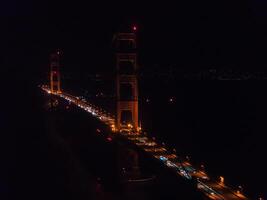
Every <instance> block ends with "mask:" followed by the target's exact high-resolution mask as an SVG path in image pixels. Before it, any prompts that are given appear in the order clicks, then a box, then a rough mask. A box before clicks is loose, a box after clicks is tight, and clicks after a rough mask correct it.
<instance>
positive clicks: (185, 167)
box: [41, 86, 248, 200]
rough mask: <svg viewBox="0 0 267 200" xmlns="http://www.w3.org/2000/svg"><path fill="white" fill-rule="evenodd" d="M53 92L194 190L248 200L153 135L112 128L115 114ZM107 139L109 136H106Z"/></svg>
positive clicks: (221, 197) (217, 197)
mask: <svg viewBox="0 0 267 200" xmlns="http://www.w3.org/2000/svg"><path fill="white" fill-rule="evenodd" d="M41 88H42V89H43V90H44V91H46V92H47V93H48V94H51V91H50V89H49V88H48V87H47V86H42V87H41ZM53 95H56V96H59V97H61V98H63V99H65V100H67V101H68V102H70V103H73V104H75V105H76V106H78V107H80V108H81V109H83V110H85V111H86V112H89V113H90V114H91V115H93V116H95V117H96V118H98V119H99V120H100V121H102V122H104V123H105V124H106V125H108V126H109V127H110V129H111V130H112V132H113V133H114V134H120V135H122V136H124V137H125V138H127V139H128V140H129V141H131V142H132V143H133V144H135V145H136V146H138V147H139V148H140V149H142V150H144V151H145V152H146V153H147V154H149V155H150V156H152V157H154V158H155V159H157V160H158V161H159V162H161V163H162V164H163V165H165V166H166V167H168V168H170V169H171V170H173V171H174V172H175V173H176V174H177V176H181V177H183V178H184V179H186V180H188V181H194V180H195V181H196V188H197V190H199V191H201V192H203V193H204V194H205V195H206V196H207V197H209V198H210V199H214V200H224V199H225V200H238V199H242V200H248V198H247V197H245V196H244V195H243V194H241V193H240V192H239V191H235V190H233V189H232V188H230V187H228V186H226V185H225V184H224V183H223V182H222V183H219V182H217V181H215V180H213V179H212V178H211V177H209V176H208V175H207V173H206V172H205V171H204V170H201V169H197V168H196V167H194V166H193V165H192V164H191V163H190V162H189V161H188V159H185V158H182V157H180V156H179V157H178V156H177V155H176V153H173V151H172V152H171V151H170V150H168V148H167V147H166V146H165V145H164V144H163V143H160V142H158V141H156V139H155V138H154V137H149V136H147V134H145V133H143V132H139V133H134V132H132V131H131V129H130V128H128V129H127V128H126V129H125V130H124V131H121V132H117V131H116V130H115V118H114V116H112V115H111V114H109V113H107V112H105V111H104V110H102V109H101V108H99V107H96V106H94V105H92V104H90V103H88V102H86V101H85V100H83V99H80V98H79V97H75V96H73V95H70V94H68V93H66V92H60V93H53ZM108 139H110V138H108Z"/></svg>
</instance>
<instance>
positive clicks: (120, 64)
mask: <svg viewBox="0 0 267 200" xmlns="http://www.w3.org/2000/svg"><path fill="white" fill-rule="evenodd" d="M135 30H136V27H134V28H133V32H127V33H121V32H120V33H117V34H116V37H115V45H116V47H115V48H116V73H117V78H116V88H117V116H116V128H117V130H118V131H121V130H123V129H128V130H129V129H131V130H133V131H138V130H139V127H138V80H137V53H136V34H135V32H134V31H135Z"/></svg>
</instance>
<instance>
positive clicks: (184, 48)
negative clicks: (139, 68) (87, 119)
mask: <svg viewBox="0 0 267 200" xmlns="http://www.w3.org/2000/svg"><path fill="white" fill-rule="evenodd" d="M95 2H97V3H95ZM95 2H93V1H86V2H79V1H71V2H67V1H65V2H63V1H61V2H59V1H29V0H28V1H19V0H13V1H2V2H1V4H2V5H1V6H0V11H1V12H0V13H1V14H0V16H1V19H2V25H3V26H2V28H3V29H2V33H1V34H2V35H3V36H2V39H3V42H4V44H5V45H4V47H5V48H3V53H2V55H4V59H3V60H2V62H4V65H6V66H7V65H11V66H13V68H12V69H14V68H16V69H14V70H18V69H17V68H19V72H22V73H25V72H27V73H28V70H30V71H32V70H33V71H34V72H36V73H37V72H38V73H43V70H44V69H45V65H46V64H47V57H48V54H49V52H51V51H52V50H53V49H55V48H61V49H62V50H63V51H64V55H65V56H64V62H65V64H66V67H65V68H66V69H69V71H72V70H73V69H74V67H75V68H76V69H75V70H76V71H83V70H85V71H91V70H93V71H94V70H95V69H100V68H103V69H104V70H105V69H106V68H109V67H110V66H108V65H110V56H112V51H111V49H110V47H111V39H112V34H113V33H114V32H116V31H118V30H121V29H122V28H123V27H124V28H125V27H127V26H130V25H131V24H133V23H135V24H137V25H138V27H139V31H138V34H139V47H140V62H141V64H142V65H145V66H152V65H153V64H159V65H161V66H162V67H165V66H167V65H170V64H173V65H176V66H177V67H184V68H189V69H190V68H192V69H195V68H197V69H198V68H209V67H227V66H231V67H236V68H245V69H247V68H249V69H258V68H260V69H262V68H264V67H265V66H266V61H265V55H266V53H267V52H266V50H265V49H266V48H265V47H266V28H265V27H266V19H267V14H266V9H267V3H266V2H265V1H263V0H256V1H219V2H218V1H179V2H176V3H174V2H171V1H160V2H155V1H149V2H148V1H147V2H146V3H144V2H141V1H123V3H122V2H118V1H117V2H116V1H106V2H104V1H102V2H100V1H95ZM15 57H16V59H15V60H14V58H15ZM19 65H20V67H18V66H19ZM25 65H27V66H25Z"/></svg>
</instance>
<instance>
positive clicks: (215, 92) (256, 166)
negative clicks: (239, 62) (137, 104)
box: [141, 81, 267, 196]
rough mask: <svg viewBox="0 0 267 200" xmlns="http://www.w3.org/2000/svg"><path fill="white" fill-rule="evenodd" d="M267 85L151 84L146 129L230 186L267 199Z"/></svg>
mask: <svg viewBox="0 0 267 200" xmlns="http://www.w3.org/2000/svg"><path fill="white" fill-rule="evenodd" d="M145 83H147V82H145ZM266 85H267V84H266V82H263V81H262V82H260V81H258V82H252V81H251V82H249V81H248V82H242V81H241V82H239V81H227V82H223V81H222V82H219V81H218V82H216V81H210V82H209V81H206V82H205V81H202V82H201V81H196V82H185V81H180V82H179V81H178V82H173V83H171V84H169V83H168V84H164V83H159V84H155V82H154V84H152V85H149V86H148V84H146V86H147V87H146V89H147V90H145V91H143V94H142V95H143V96H146V95H147V94H148V95H147V96H149V97H150V98H151V101H150V102H149V103H145V102H143V103H142V104H141V109H142V110H141V115H142V120H143V121H144V127H145V128H146V129H147V130H149V132H151V133H152V134H155V135H157V136H158V137H160V138H162V140H163V141H165V143H167V144H169V145H171V146H173V147H175V148H176V149H177V152H178V154H179V152H180V154H182V155H190V156H191V157H192V161H195V162H196V164H198V165H200V164H202V163H203V164H204V165H205V167H206V169H207V171H208V172H210V173H211V174H213V175H214V176H215V177H218V176H220V175H223V176H224V177H225V181H226V183H229V184H230V185H233V186H234V187H237V186H238V185H241V186H242V187H243V188H244V193H246V194H249V195H251V196H254V195H255V196H257V195H259V194H265V195H266V191H267V184H266V181H265V180H266V178H267V173H266V167H267V165H266V156H265V152H266V147H265V144H266V140H265V139H264V138H265V132H266V129H267V125H266V111H267V106H266V103H265V102H266V100H267V95H266V91H265V88H266ZM153 88H154V89H153ZM155 88H156V89H155ZM170 97H173V98H174V102H173V103H171V102H169V98H170Z"/></svg>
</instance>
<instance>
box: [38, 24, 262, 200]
mask: <svg viewBox="0 0 267 200" xmlns="http://www.w3.org/2000/svg"><path fill="white" fill-rule="evenodd" d="M136 30H137V28H136V26H134V27H133V29H132V31H130V32H126V33H117V34H116V37H115V49H116V72H117V73H116V74H117V75H116V89H117V101H116V103H117V110H116V115H112V114H110V113H108V112H106V111H105V110H103V109H102V108H100V107H97V106H96V105H93V104H92V103H90V102H87V101H86V100H85V99H81V98H79V97H78V96H74V95H72V94H69V93H68V92H67V91H65V90H62V88H61V78H60V54H61V52H60V51H57V52H55V53H53V54H51V57H50V86H48V85H42V86H41V89H42V90H43V91H45V92H46V93H47V94H49V95H53V96H56V97H59V98H62V99H64V100H66V101H68V102H69V103H70V104H73V105H76V106H77V107H79V108H80V109H82V110H84V111H86V112H88V113H89V114H91V115H93V116H94V117H96V118H98V119H99V120H100V121H101V122H103V123H104V124H106V125H107V126H108V127H109V128H110V131H111V132H112V134H111V137H109V138H108V139H109V140H110V141H112V136H116V135H120V136H122V137H124V138H125V139H127V140H128V141H129V142H130V143H132V144H133V145H135V146H136V147H137V148H139V149H140V150H142V151H144V152H145V153H146V154H147V155H149V156H151V157H153V158H154V159H156V160H158V161H159V162H160V163H162V164H163V165H165V166H166V167H167V168H168V169H169V170H172V171H173V172H174V173H175V174H176V175H177V176H178V177H182V178H184V179H185V180H187V181H189V182H193V183H195V189H196V190H198V191H200V192H202V193H203V194H204V195H205V196H206V197H208V198H209V199H214V200H237V199H242V200H247V199H248V197H246V196H245V195H244V194H243V192H242V188H241V187H240V188H239V189H237V190H236V189H233V188H231V187H230V186H228V185H226V184H225V183H224V178H223V177H220V179H219V180H215V179H213V178H212V177H210V176H209V175H208V173H207V172H206V171H205V170H204V169H203V168H199V167H196V166H194V165H193V164H192V163H191V162H190V160H189V159H188V158H184V157H182V156H178V155H177V152H176V150H175V149H171V148H168V147H167V146H166V145H165V144H164V143H161V142H160V141H158V140H157V139H156V138H155V137H152V136H151V135H149V134H147V133H146V132H143V131H142V129H141V127H140V125H139V121H138V79H137V68H138V64H137V52H136V49H137V44H136V33H135V32H136ZM126 90H128V93H129V95H128V96H125V95H124V94H123V92H124V91H126ZM259 199H260V200H262V198H259Z"/></svg>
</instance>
